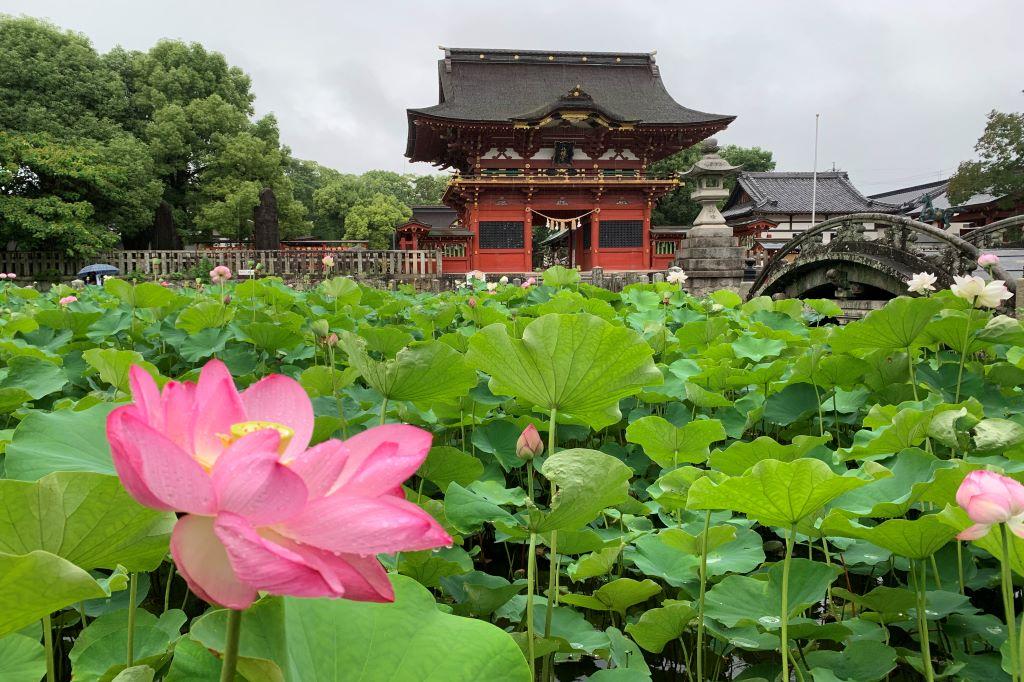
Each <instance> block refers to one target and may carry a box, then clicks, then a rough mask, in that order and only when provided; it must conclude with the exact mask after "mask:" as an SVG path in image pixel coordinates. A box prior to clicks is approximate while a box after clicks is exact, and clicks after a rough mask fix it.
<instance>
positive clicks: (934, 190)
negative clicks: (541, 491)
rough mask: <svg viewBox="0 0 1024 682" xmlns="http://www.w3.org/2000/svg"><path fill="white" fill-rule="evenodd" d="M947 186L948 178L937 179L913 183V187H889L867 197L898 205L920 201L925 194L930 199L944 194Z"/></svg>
mask: <svg viewBox="0 0 1024 682" xmlns="http://www.w3.org/2000/svg"><path fill="white" fill-rule="evenodd" d="M948 186H949V180H948V179H946V180H937V181H935V182H927V183H925V184H923V185H914V186H913V187H902V188H900V189H891V190H889V191H888V192H881V193H880V194H872V195H871V196H870V197H869V198H871V199H878V200H879V201H884V202H886V203H889V204H896V205H897V206H900V205H902V204H906V203H910V202H913V203H915V204H916V203H920V202H921V201H923V200H924V198H925V195H930V196H931V197H932V199H934V198H935V197H936V196H938V195H940V194H945V192H946V188H947V187H948Z"/></svg>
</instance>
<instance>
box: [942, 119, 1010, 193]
mask: <svg viewBox="0 0 1024 682" xmlns="http://www.w3.org/2000/svg"><path fill="white" fill-rule="evenodd" d="M974 150H975V151H976V152H978V155H979V156H980V157H981V158H980V160H978V161H964V162H963V163H961V164H960V167H959V168H957V171H956V173H955V174H954V175H953V177H952V178H951V179H950V181H949V198H950V200H951V201H952V203H953V204H958V203H962V202H964V201H966V200H967V199H969V198H970V197H971V196H972V195H974V194H992V195H995V196H997V197H1001V199H1000V202H999V203H1000V205H1001V206H1004V207H1006V208H1009V207H1012V206H1018V205H1020V203H1021V202H1024V113H1003V112H1000V111H992V112H989V115H988V123H986V124H985V132H984V133H982V136H981V137H980V138H979V139H978V143H977V144H976V145H974Z"/></svg>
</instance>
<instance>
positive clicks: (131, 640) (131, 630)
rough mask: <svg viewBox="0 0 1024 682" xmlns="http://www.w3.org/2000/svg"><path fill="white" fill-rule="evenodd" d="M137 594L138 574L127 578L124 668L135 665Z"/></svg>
mask: <svg viewBox="0 0 1024 682" xmlns="http://www.w3.org/2000/svg"><path fill="white" fill-rule="evenodd" d="M138 593H139V574H138V573H132V574H130V575H129V576H128V657H127V661H128V662H127V664H126V665H125V667H126V668H130V667H132V666H133V665H134V664H135V610H136V606H135V598H136V596H137V595H138Z"/></svg>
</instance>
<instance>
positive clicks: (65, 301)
mask: <svg viewBox="0 0 1024 682" xmlns="http://www.w3.org/2000/svg"><path fill="white" fill-rule="evenodd" d="M77 300H78V297H77V296H65V297H64V298H62V299H60V304H61V305H69V304H71V303H74V302H75V301H77Z"/></svg>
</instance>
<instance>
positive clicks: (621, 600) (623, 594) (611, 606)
mask: <svg viewBox="0 0 1024 682" xmlns="http://www.w3.org/2000/svg"><path fill="white" fill-rule="evenodd" d="M659 592H661V587H660V586H659V585H658V584H657V583H656V582H654V581H653V580H634V579H632V578H618V579H616V580H613V581H611V582H610V583H606V584H604V585H602V586H601V587H599V588H597V590H595V591H594V593H593V594H591V595H580V594H566V595H562V596H561V597H559V601H561V602H564V603H566V604H572V605H573V606H582V607H583V608H586V609H590V610H591V611H615V612H616V613H618V614H620V615H622V616H625V615H626V609H628V608H629V607H631V606H636V605H637V604H640V603H643V602H645V601H647V600H648V599H650V598H651V597H653V596H654V595H656V594H658V593H659Z"/></svg>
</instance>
